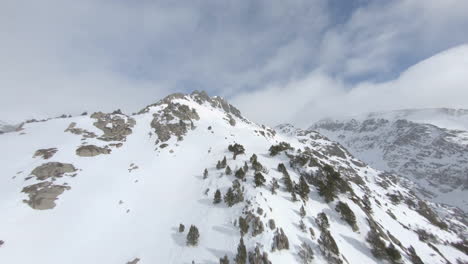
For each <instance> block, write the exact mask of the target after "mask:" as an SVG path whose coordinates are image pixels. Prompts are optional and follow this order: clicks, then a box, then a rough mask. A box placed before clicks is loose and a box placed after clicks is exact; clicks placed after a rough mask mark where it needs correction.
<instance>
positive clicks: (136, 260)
mask: <svg viewBox="0 0 468 264" xmlns="http://www.w3.org/2000/svg"><path fill="white" fill-rule="evenodd" d="M138 262H140V259H139V258H135V259H134V260H132V261H129V262H127V264H137V263H138Z"/></svg>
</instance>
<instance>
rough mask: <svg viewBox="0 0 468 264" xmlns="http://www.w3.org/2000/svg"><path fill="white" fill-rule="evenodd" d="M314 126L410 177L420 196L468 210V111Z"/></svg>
mask: <svg viewBox="0 0 468 264" xmlns="http://www.w3.org/2000/svg"><path fill="white" fill-rule="evenodd" d="M310 129H311V130H315V131H318V132H320V133H322V134H324V135H325V136H327V137H328V138H330V139H331V140H334V141H336V142H339V143H340V144H342V145H343V146H345V147H346V148H347V149H348V150H349V151H350V152H351V153H352V154H353V155H355V156H356V157H358V158H359V159H361V160H363V161H365V162H366V163H368V164H369V165H371V166H373V167H375V168H377V169H380V170H383V171H388V172H392V173H396V174H398V175H402V176H405V177H408V178H409V179H411V180H412V181H414V182H415V183H416V185H415V186H414V187H413V190H415V191H416V192H417V193H419V194H420V195H423V196H424V197H426V198H429V199H431V200H433V201H436V202H443V203H446V204H450V205H454V206H458V207H460V208H462V209H463V210H465V211H468V110H465V109H447V108H436V109H411V110H400V111H390V112H380V113H371V114H368V115H361V116H355V117H353V118H349V119H338V120H332V119H326V120H321V121H319V122H317V123H315V124H314V125H313V126H311V127H310Z"/></svg>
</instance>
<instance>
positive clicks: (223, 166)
mask: <svg viewBox="0 0 468 264" xmlns="http://www.w3.org/2000/svg"><path fill="white" fill-rule="evenodd" d="M226 166H227V160H226V156H224V158H223V160H222V161H221V168H222V169H224V168H226Z"/></svg>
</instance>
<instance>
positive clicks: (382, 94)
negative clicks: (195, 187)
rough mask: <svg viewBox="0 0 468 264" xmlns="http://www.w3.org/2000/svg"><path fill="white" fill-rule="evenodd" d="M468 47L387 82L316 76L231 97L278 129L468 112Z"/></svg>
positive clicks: (459, 48) (419, 64) (451, 51)
mask: <svg viewBox="0 0 468 264" xmlns="http://www.w3.org/2000/svg"><path fill="white" fill-rule="evenodd" d="M467 73H468V45H462V46H459V47H456V48H453V49H450V50H447V51H444V52H441V53H439V54H437V55H435V56H433V57H430V58H428V59H426V60H424V61H421V62H420V63H418V64H416V65H414V66H412V67H410V68H408V69H407V70H405V71H404V72H403V73H402V74H401V75H400V76H399V77H398V78H396V79H394V80H391V81H388V82H383V83H374V82H362V83H358V84H356V85H345V84H344V83H343V82H342V81H340V80H339V79H336V78H331V77H330V76H328V75H327V74H325V73H323V72H320V71H314V72H312V73H311V74H310V75H309V76H307V77H306V78H305V79H303V80H299V81H293V82H291V83H289V84H287V85H285V86H271V87H268V88H265V89H263V90H259V91H255V92H251V93H250V92H247V93H244V94H240V95H238V96H236V97H234V98H233V102H234V104H236V105H238V106H239V107H240V109H241V111H243V112H245V114H246V116H249V117H252V119H253V120H254V121H262V122H266V123H268V124H270V125H276V124H279V123H282V122H292V123H295V124H297V125H301V126H307V125H310V124H311V123H312V122H314V121H317V120H318V119H321V118H325V117H337V116H347V115H353V114H360V113H365V112H372V111H385V110H394V109H406V108H432V107H454V108H468V101H467V100H466V98H468V88H467V84H468V74H467Z"/></svg>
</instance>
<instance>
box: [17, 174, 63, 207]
mask: <svg viewBox="0 0 468 264" xmlns="http://www.w3.org/2000/svg"><path fill="white" fill-rule="evenodd" d="M70 188H71V187H69V186H66V185H57V184H53V183H52V182H48V181H44V182H40V183H36V184H33V185H29V186H26V187H24V188H23V190H22V191H21V192H24V193H27V194H28V199H25V200H23V202H25V203H26V204H28V205H29V206H31V208H33V209H37V210H47V209H53V208H54V207H55V206H56V204H55V201H56V200H57V197H58V196H59V195H61V194H62V193H63V192H64V191H65V190H69V189H70Z"/></svg>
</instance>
